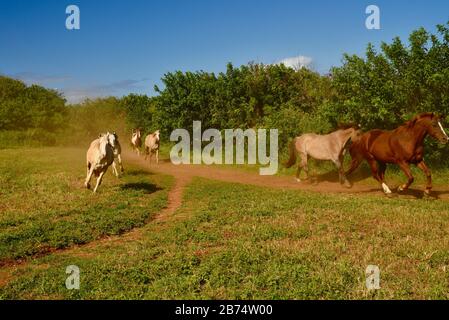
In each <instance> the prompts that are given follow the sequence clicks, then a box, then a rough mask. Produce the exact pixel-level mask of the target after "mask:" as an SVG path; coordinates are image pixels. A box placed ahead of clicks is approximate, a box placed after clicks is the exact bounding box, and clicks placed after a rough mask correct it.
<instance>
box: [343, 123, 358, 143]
mask: <svg viewBox="0 0 449 320" xmlns="http://www.w3.org/2000/svg"><path fill="white" fill-rule="evenodd" d="M339 128H340V130H344V132H345V133H346V136H347V137H348V140H347V143H351V142H354V141H357V140H358V139H359V138H360V136H361V135H362V134H363V133H362V130H361V125H360V124H353V123H351V124H344V125H341V124H340V125H339ZM348 135H349V136H348Z"/></svg>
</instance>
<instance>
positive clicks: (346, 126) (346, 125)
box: [326, 122, 360, 134]
mask: <svg viewBox="0 0 449 320" xmlns="http://www.w3.org/2000/svg"><path fill="white" fill-rule="evenodd" d="M347 129H355V130H359V129H360V126H359V125H358V124H355V123H352V122H351V123H339V124H338V125H337V127H336V128H334V129H331V130H330V131H329V132H327V133H326V134H329V133H332V132H335V131H338V130H347Z"/></svg>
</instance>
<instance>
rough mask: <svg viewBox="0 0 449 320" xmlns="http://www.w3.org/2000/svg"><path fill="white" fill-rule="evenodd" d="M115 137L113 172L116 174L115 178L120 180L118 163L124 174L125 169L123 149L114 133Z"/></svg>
mask: <svg viewBox="0 0 449 320" xmlns="http://www.w3.org/2000/svg"><path fill="white" fill-rule="evenodd" d="M113 135H114V136H115V147H114V162H113V163H112V170H113V172H114V174H115V176H116V177H117V178H118V176H119V173H118V171H117V163H118V166H119V167H120V172H121V173H123V172H124V171H125V169H124V168H123V164H122V147H121V145H120V142H119V141H118V136H117V134H116V133H115V132H114V133H113Z"/></svg>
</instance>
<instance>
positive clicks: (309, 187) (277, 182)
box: [124, 152, 449, 200]
mask: <svg viewBox="0 0 449 320" xmlns="http://www.w3.org/2000/svg"><path fill="white" fill-rule="evenodd" d="M124 159H125V160H124V161H129V162H131V163H134V164H137V165H140V166H142V167H144V168H146V169H149V170H150V171H154V172H158V173H163V174H167V175H171V176H173V177H175V179H176V180H177V181H178V180H181V181H183V180H188V181H190V180H191V179H192V178H193V177H202V178H207V179H213V180H219V181H224V182H232V183H242V184H249V185H255V186H262V187H270V188H277V189H293V190H306V191H314V192H321V193H348V194H360V195H361V194H375V195H379V196H383V192H382V190H381V188H380V186H379V187H377V186H376V185H375V184H373V185H367V184H363V183H358V181H357V179H356V181H355V183H354V185H353V186H352V187H351V188H347V187H345V186H342V185H340V183H339V182H337V181H336V180H337V176H336V174H334V173H330V174H328V175H325V176H322V177H318V181H317V182H316V183H311V182H307V181H305V182H297V181H296V180H295V179H294V177H281V176H261V175H258V174H257V173H251V172H245V171H243V170H239V169H232V168H220V167H218V166H207V165H178V166H176V165H173V164H171V163H170V162H169V161H160V162H159V164H156V163H155V162H152V163H151V164H150V163H149V162H148V161H145V160H144V158H143V157H139V156H137V154H135V153H132V152H126V153H125V154H124ZM370 179H371V178H370ZM404 179H405V178H404ZM327 180H330V181H327ZM358 180H360V179H358ZM390 187H391V189H392V190H394V189H395V188H396V187H397V186H390ZM423 190H424V186H421V185H417V184H415V185H413V186H412V188H411V189H410V190H408V191H407V192H405V193H403V194H401V195H400V197H401V198H410V199H413V198H414V199H416V198H422V197H423ZM178 191H179V190H178ZM181 193H182V192H181ZM433 196H434V197H436V198H439V199H449V188H448V187H441V186H438V187H434V189H433ZM174 200H175V199H174ZM178 200H179V199H178Z"/></svg>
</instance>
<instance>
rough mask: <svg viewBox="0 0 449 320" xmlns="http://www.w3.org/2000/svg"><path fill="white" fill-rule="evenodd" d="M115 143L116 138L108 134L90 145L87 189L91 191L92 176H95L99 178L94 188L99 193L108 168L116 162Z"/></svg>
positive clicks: (87, 157) (87, 156)
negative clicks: (98, 190)
mask: <svg viewBox="0 0 449 320" xmlns="http://www.w3.org/2000/svg"><path fill="white" fill-rule="evenodd" d="M115 142H116V140H115V136H114V135H113V134H110V133H109V132H108V133H106V134H104V135H100V137H99V138H98V139H96V140H94V141H92V143H91V144H90V147H89V150H87V155H86V160H87V161H86V162H87V177H86V181H85V182H84V185H85V186H86V188H87V189H90V179H91V178H92V175H93V174H95V176H96V177H97V184H96V186H95V188H94V192H97V189H98V187H99V186H100V184H101V180H102V179H103V176H104V174H105V173H106V171H107V170H108V167H109V166H110V165H111V164H112V163H113V162H114V148H115Z"/></svg>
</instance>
